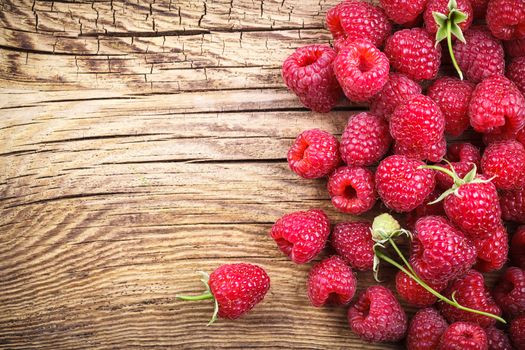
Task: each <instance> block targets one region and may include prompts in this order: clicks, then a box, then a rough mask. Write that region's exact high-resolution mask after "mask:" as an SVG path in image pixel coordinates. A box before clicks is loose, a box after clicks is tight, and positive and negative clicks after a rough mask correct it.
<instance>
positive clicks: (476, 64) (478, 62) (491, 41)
mask: <svg viewBox="0 0 525 350" xmlns="http://www.w3.org/2000/svg"><path fill="white" fill-rule="evenodd" d="M464 36H465V40H466V43H463V42H461V41H459V40H456V42H455V43H454V49H453V52H454V56H455V57H456V60H457V62H458V65H459V68H461V71H462V72H463V73H464V74H465V76H466V77H467V79H468V80H470V81H471V82H473V83H478V82H480V81H482V80H483V79H485V78H488V77H490V76H492V75H495V74H501V75H503V74H504V71H505V55H504V53H503V46H502V45H501V42H500V41H499V40H497V39H496V38H494V37H493V36H492V35H491V34H490V32H489V31H488V30H487V29H486V28H484V27H472V28H471V29H469V30H467V31H466V32H465V33H464Z"/></svg>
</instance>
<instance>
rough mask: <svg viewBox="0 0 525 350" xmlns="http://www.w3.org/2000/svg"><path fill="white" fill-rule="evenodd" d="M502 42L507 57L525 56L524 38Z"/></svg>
mask: <svg viewBox="0 0 525 350" xmlns="http://www.w3.org/2000/svg"><path fill="white" fill-rule="evenodd" d="M503 43H504V46H505V53H506V54H507V56H508V57H521V56H525V38H523V39H516V40H509V41H504V42H503Z"/></svg>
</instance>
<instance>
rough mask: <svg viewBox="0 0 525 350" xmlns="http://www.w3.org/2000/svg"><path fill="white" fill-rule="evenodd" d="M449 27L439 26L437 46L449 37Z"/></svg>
mask: <svg viewBox="0 0 525 350" xmlns="http://www.w3.org/2000/svg"><path fill="white" fill-rule="evenodd" d="M447 35H448V33H447V27H439V29H438V31H437V32H436V44H435V46H436V47H437V46H438V45H439V43H440V42H442V41H443V40H445V39H446V38H447Z"/></svg>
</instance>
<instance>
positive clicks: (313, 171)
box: [288, 129, 341, 179]
mask: <svg viewBox="0 0 525 350" xmlns="http://www.w3.org/2000/svg"><path fill="white" fill-rule="evenodd" d="M339 164H341V156H340V155H339V141H337V139H336V138H335V137H334V136H333V135H332V134H330V133H328V132H326V131H323V130H319V129H312V130H306V131H303V132H302V133H301V134H300V135H299V136H297V138H296V139H295V142H294V143H293V145H292V147H290V150H289V151H288V165H289V166H290V169H292V171H293V172H294V173H296V174H297V175H299V176H301V177H304V178H305V179H316V178H320V177H323V176H326V175H328V174H330V173H331V172H332V171H334V169H335V168H337V166H338V165H339Z"/></svg>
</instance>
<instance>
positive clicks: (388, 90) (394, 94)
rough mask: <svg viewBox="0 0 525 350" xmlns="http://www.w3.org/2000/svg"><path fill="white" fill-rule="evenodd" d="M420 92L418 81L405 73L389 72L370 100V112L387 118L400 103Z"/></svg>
mask: <svg viewBox="0 0 525 350" xmlns="http://www.w3.org/2000/svg"><path fill="white" fill-rule="evenodd" d="M420 94H421V86H420V85H419V84H418V83H416V82H414V81H413V80H412V79H410V78H409V77H407V76H406V75H403V74H400V73H393V72H391V73H390V75H389V77H388V81H387V82H386V84H385V86H383V89H382V90H381V91H380V92H379V93H378V94H377V95H375V96H374V97H372V99H371V100H370V112H372V113H373V114H375V115H378V116H381V117H385V118H386V119H387V120H388V119H390V115H391V114H392V113H393V112H394V110H395V109H396V107H397V106H398V105H399V104H400V103H402V102H404V101H406V100H408V99H409V98H411V97H412V96H414V95H420Z"/></svg>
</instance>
